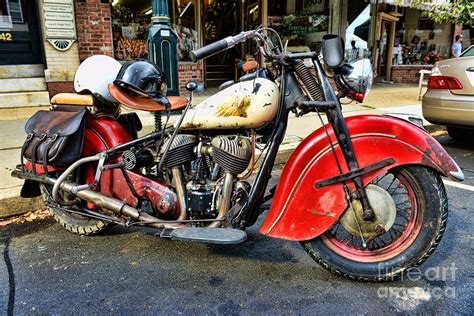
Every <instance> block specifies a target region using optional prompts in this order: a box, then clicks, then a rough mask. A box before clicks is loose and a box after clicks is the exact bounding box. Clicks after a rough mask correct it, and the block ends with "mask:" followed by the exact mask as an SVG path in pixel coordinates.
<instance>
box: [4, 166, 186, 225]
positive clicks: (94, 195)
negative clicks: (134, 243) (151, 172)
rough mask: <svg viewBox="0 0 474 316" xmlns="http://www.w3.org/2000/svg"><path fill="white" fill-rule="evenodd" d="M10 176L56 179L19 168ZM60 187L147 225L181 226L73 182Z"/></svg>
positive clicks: (46, 181) (44, 181) (51, 183)
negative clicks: (164, 221) (81, 188)
mask: <svg viewBox="0 0 474 316" xmlns="http://www.w3.org/2000/svg"><path fill="white" fill-rule="evenodd" d="M11 175H12V177H16V178H19V179H23V180H31V181H36V182H40V183H44V184H48V185H52V186H54V185H55V184H56V182H57V181H58V179H54V178H50V177H47V176H45V175H38V174H33V173H31V172H26V171H25V172H23V171H20V170H13V171H12V174H11ZM59 186H60V188H61V189H62V190H64V191H66V192H68V193H71V194H73V195H75V196H77V197H79V198H80V199H82V200H84V201H86V202H91V203H93V204H94V205H96V206H98V207H101V208H104V209H107V210H109V211H111V212H113V213H114V214H115V215H125V216H129V217H131V218H133V219H134V220H137V221H139V222H143V223H146V224H148V225H149V226H152V227H155V228H180V227H183V225H176V224H165V223H163V221H162V220H160V219H158V218H156V217H154V216H151V215H149V214H146V213H142V212H140V211H139V210H138V209H136V208H134V207H132V206H130V205H128V204H126V203H124V202H122V201H120V200H118V199H115V198H111V197H108V196H105V195H103V194H100V193H99V192H96V191H92V190H89V189H86V190H80V191H78V192H75V191H77V190H76V188H77V185H76V184H75V183H73V182H65V181H64V182H62V183H61V184H60V185H59Z"/></svg>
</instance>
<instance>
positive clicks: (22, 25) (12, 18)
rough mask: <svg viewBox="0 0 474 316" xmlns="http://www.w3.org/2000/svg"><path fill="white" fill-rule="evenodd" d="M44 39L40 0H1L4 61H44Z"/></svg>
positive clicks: (1, 62) (1, 53)
mask: <svg viewBox="0 0 474 316" xmlns="http://www.w3.org/2000/svg"><path fill="white" fill-rule="evenodd" d="M27 2H28V3H27ZM40 39H41V36H40V32H39V23H38V15H37V8H36V1H31V0H29V1H27V0H0V65H21V64H40V63H43V56H42V49H41V40H40Z"/></svg>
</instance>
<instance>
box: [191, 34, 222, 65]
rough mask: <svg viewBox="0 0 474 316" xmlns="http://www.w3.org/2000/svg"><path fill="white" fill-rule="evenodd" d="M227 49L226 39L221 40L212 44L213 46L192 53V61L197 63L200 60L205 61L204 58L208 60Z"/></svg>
mask: <svg viewBox="0 0 474 316" xmlns="http://www.w3.org/2000/svg"><path fill="white" fill-rule="evenodd" d="M226 48H228V42H227V40H226V39H221V40H219V41H217V42H214V43H211V44H209V45H206V46H204V47H201V48H198V49H196V50H193V51H192V52H191V53H190V55H191V60H192V61H193V62H196V61H198V60H200V59H204V58H207V57H209V56H212V55H214V54H217V53H219V52H220V51H223V50H224V49H226Z"/></svg>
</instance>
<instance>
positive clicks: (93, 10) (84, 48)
mask: <svg viewBox="0 0 474 316" xmlns="http://www.w3.org/2000/svg"><path fill="white" fill-rule="evenodd" d="M74 4H75V5H74V8H75V11H76V12H75V13H76V28H77V41H78V43H79V58H80V60H81V61H82V60H84V59H86V58H87V57H89V56H92V55H109V56H112V55H113V44H112V24H111V16H110V4H109V1H108V0H76V1H74Z"/></svg>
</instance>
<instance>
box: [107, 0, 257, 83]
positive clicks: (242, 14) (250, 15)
mask: <svg viewBox="0 0 474 316" xmlns="http://www.w3.org/2000/svg"><path fill="white" fill-rule="evenodd" d="M260 2H261V1H259V0H245V1H237V0H226V1H216V0H169V1H168V6H169V8H168V9H169V10H168V11H169V12H170V18H171V20H170V22H171V26H172V28H173V30H174V31H175V33H176V35H177V38H178V45H177V55H178V67H179V78H180V86H181V88H182V87H183V86H184V84H185V83H186V82H187V81H189V80H196V81H205V82H206V85H207V86H216V85H219V84H221V83H222V82H224V81H227V80H230V79H235V77H236V75H237V74H238V68H237V66H238V65H239V63H240V61H242V60H244V59H245V58H247V57H248V52H249V50H248V49H249V48H248V47H249V46H247V45H243V46H240V47H238V48H237V49H234V50H229V51H226V52H223V53H221V54H217V55H215V56H213V57H211V58H209V59H207V60H206V61H204V62H198V63H192V62H191V58H190V52H191V51H192V50H194V49H196V48H198V47H201V46H203V45H206V44H209V43H212V42H214V41H216V40H219V39H222V38H224V37H226V36H229V35H235V34H237V33H239V32H240V31H242V30H245V29H250V28H255V27H258V25H260V21H261V17H260V7H261V3H260ZM111 4H112V12H111V14H112V29H113V40H114V56H115V58H117V59H119V60H129V59H133V58H146V57H147V53H148V50H147V42H146V40H147V31H148V30H149V28H150V25H151V23H152V20H151V19H152V10H151V1H150V0H133V1H132V0H114V1H112V3H111Z"/></svg>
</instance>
